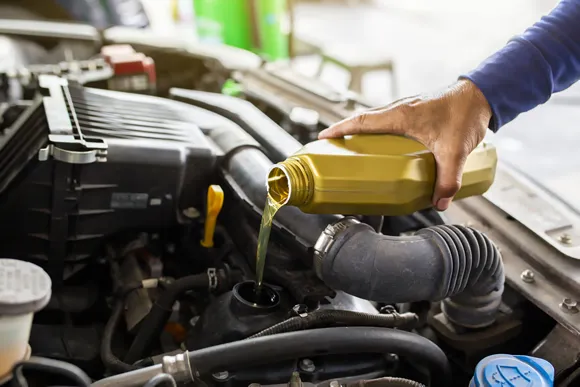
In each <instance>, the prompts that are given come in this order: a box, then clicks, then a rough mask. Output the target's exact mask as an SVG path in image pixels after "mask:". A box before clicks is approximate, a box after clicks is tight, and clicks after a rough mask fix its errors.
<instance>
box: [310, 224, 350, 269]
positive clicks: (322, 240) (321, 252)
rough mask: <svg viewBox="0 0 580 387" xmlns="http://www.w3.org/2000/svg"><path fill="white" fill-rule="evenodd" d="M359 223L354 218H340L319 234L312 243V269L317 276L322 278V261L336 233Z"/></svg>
mask: <svg viewBox="0 0 580 387" xmlns="http://www.w3.org/2000/svg"><path fill="white" fill-rule="evenodd" d="M359 223H360V222H359V221H358V220H356V219H354V218H342V219H341V220H339V221H337V222H334V223H331V224H329V225H328V226H326V228H325V229H324V231H323V232H322V234H320V236H319V237H318V240H317V241H316V243H315V244H314V271H315V272H316V275H317V276H318V278H320V279H322V262H323V261H324V258H325V257H326V254H327V253H328V251H329V250H330V248H331V247H332V245H333V244H334V241H335V240H336V237H337V236H338V234H340V233H341V232H343V231H345V230H346V229H348V228H349V227H350V226H353V225H355V224H359Z"/></svg>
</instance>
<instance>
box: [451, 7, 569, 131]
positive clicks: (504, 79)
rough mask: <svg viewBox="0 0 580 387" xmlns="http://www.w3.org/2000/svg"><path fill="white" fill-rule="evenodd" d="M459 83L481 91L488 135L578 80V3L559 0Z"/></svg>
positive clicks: (464, 76)
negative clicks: (487, 116)
mask: <svg viewBox="0 0 580 387" xmlns="http://www.w3.org/2000/svg"><path fill="white" fill-rule="evenodd" d="M460 78H463V79H469V80H470V81H472V82H473V83H474V84H475V85H477V87H478V88H479V89H480V90H481V91H482V92H483V94H484V95H485V98H486V99H487V101H488V103H489V105H490V107H491V110H492V112H493V116H492V119H491V121H490V126H489V128H490V129H491V130H493V131H494V132H495V131H497V130H498V129H499V128H501V127H502V126H503V125H505V124H507V123H508V122H510V121H512V120H513V119H514V118H516V117H517V116H518V115H519V114H520V113H523V112H526V111H528V110H531V109H533V108H534V107H536V106H538V105H541V104H543V103H545V102H546V101H547V100H548V99H550V96H551V95H552V93H556V92H559V91H562V90H565V89H567V88H568V87H570V86H571V85H572V84H573V83H574V82H576V81H577V80H578V79H580V0H562V1H560V2H559V3H558V5H557V6H556V7H555V8H554V9H553V10H552V11H551V12H550V13H549V14H548V15H546V16H544V17H543V18H542V19H541V20H540V21H539V22H537V23H536V24H534V25H533V26H532V27H530V28H528V29H527V30H526V31H525V32H524V33H523V34H522V35H519V36H516V37H515V38H513V39H511V40H510V41H509V42H508V44H507V45H506V46H505V47H504V48H502V49H501V50H499V51H498V52H496V53H495V54H493V55H492V56H490V57H489V58H487V59H486V60H485V61H484V62H483V63H482V64H481V65H480V66H479V67H478V68H477V69H475V70H473V71H471V72H470V73H468V74H466V75H462V76H461V77H460Z"/></svg>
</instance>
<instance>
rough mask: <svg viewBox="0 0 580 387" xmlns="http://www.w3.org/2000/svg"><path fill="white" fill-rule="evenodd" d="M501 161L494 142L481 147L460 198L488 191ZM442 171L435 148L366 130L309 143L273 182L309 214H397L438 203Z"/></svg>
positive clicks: (276, 171) (272, 188) (471, 159)
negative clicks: (437, 186) (435, 200)
mask: <svg viewBox="0 0 580 387" xmlns="http://www.w3.org/2000/svg"><path fill="white" fill-rule="evenodd" d="M496 164H497V155H496V150H495V147H494V146H493V145H492V144H490V143H482V144H480V145H479V146H478V147H477V148H475V149H474V150H473V152H472V153H471V154H470V155H469V156H468V158H467V160H466V162H465V166H464V169H463V177H462V180H463V182H462V185H461V189H460V190H459V192H458V193H457V195H456V196H455V199H462V198H465V197H469V196H475V195H481V194H483V193H485V192H486V191H487V190H488V188H489V187H490V186H491V184H492V183H493V180H494V178H495V169H496ZM281 175H283V176H284V177H280V176H281ZM436 175H437V170H436V164H435V158H434V156H433V153H431V152H430V151H429V150H427V149H426V148H425V146H423V145H422V144H421V143H419V142H417V141H415V140H412V139H409V138H406V137H402V136H396V135H386V134H380V135H366V134H365V135H354V136H347V137H345V138H341V139H331V140H319V141H314V142H311V143H309V144H306V145H304V147H302V149H300V150H299V151H298V152H296V153H295V154H294V155H292V156H290V157H289V158H287V159H286V160H284V161H282V162H280V163H278V164H276V165H274V166H273V167H272V169H271V170H270V173H269V176H268V180H267V182H268V192H270V193H272V192H275V193H278V200H279V202H281V203H282V204H284V205H290V206H295V207H298V208H299V209H300V210H302V211H303V212H306V213H313V214H353V215H386V216H396V215H409V214H412V213H414V212H416V211H419V210H422V209H426V208H428V207H431V206H432V204H431V198H432V196H433V189H434V187H435V179H436Z"/></svg>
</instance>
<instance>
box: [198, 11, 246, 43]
mask: <svg viewBox="0 0 580 387" xmlns="http://www.w3.org/2000/svg"><path fill="white" fill-rule="evenodd" d="M193 9H194V11H195V19H196V25H197V34H198V36H199V40H200V41H201V42H204V43H224V44H227V45H229V46H233V47H238V48H242V49H244V50H251V48H252V30H251V28H250V27H251V26H250V11H249V9H250V7H249V3H248V0H193Z"/></svg>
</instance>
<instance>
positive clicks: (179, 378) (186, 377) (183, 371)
mask: <svg viewBox="0 0 580 387" xmlns="http://www.w3.org/2000/svg"><path fill="white" fill-rule="evenodd" d="M161 364H162V366H161V367H162V368H161V369H162V371H163V372H164V373H166V374H169V375H171V376H173V378H174V379H175V381H176V382H178V383H186V382H193V381H195V377H196V376H199V375H198V372H197V370H195V369H194V367H192V364H191V363H190V361H189V355H188V352H187V351H185V352H184V353H179V354H176V355H174V356H164V357H163V360H162V362H161Z"/></svg>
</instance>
